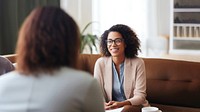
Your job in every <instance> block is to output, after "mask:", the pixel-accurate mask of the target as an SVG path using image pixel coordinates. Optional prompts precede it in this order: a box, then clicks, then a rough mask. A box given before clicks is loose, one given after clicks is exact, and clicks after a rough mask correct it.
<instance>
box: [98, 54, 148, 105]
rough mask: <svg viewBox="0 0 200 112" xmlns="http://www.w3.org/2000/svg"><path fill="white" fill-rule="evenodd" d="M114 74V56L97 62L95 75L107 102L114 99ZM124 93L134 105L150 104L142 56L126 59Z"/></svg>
mask: <svg viewBox="0 0 200 112" xmlns="http://www.w3.org/2000/svg"><path fill="white" fill-rule="evenodd" d="M112 76H113V75H112V58H111V57H101V58H99V59H98V60H97V61H96V63H95V68H94V77H95V78H96V79H97V80H98V82H99V83H100V86H101V89H102V90H103V94H104V97H105V100H106V102H108V101H112ZM124 93H125V96H126V98H127V100H128V101H130V102H131V104H132V105H143V106H148V102H147V100H146V73H145V64H144V61H143V60H142V59H141V58H132V59H129V58H126V59H125V62H124Z"/></svg>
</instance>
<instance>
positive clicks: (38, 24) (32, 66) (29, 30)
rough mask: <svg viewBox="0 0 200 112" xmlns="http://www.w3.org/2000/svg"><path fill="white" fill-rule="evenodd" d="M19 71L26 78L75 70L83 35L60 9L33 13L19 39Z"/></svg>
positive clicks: (36, 10) (35, 10)
mask: <svg viewBox="0 0 200 112" xmlns="http://www.w3.org/2000/svg"><path fill="white" fill-rule="evenodd" d="M18 37H19V38H18V42H17V48H16V53H17V54H18V56H17V70H18V71H19V72H21V73H24V74H33V73H36V74H37V73H38V72H51V71H53V70H55V69H58V68H60V67H62V66H68V67H72V68H76V66H77V65H76V62H77V58H78V52H79V47H80V38H79V37H80V32H79V28H78V26H77V24H76V22H75V21H74V20H73V18H72V17H70V16H69V15H68V14H67V13H66V12H64V11H63V10H62V9H60V8H59V7H53V6H46V7H38V8H36V9H34V10H33V11H32V12H31V13H30V15H29V16H28V17H27V18H26V20H25V21H24V23H23V25H22V27H21V29H20V31H19V36H18Z"/></svg>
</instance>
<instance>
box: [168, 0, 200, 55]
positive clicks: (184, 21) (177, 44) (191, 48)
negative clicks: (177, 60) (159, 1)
mask: <svg viewBox="0 0 200 112" xmlns="http://www.w3.org/2000/svg"><path fill="white" fill-rule="evenodd" d="M170 2H171V4H170V15H171V17H170V38H169V39H170V45H169V50H170V51H169V53H173V54H200V0H171V1H170ZM184 7H186V8H184ZM191 7H194V8H191Z"/></svg>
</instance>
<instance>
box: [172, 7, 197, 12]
mask: <svg viewBox="0 0 200 112" xmlns="http://www.w3.org/2000/svg"><path fill="white" fill-rule="evenodd" d="M174 12H200V8H174Z"/></svg>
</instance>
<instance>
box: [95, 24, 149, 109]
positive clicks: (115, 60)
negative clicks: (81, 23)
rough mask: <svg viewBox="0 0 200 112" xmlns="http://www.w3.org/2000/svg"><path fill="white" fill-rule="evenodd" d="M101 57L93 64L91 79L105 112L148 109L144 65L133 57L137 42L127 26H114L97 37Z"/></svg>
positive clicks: (137, 49) (135, 52)
mask: <svg viewBox="0 0 200 112" xmlns="http://www.w3.org/2000/svg"><path fill="white" fill-rule="evenodd" d="M100 50H101V53H102V55H103V57H101V58H99V59H98V60H97V61H96V63H95V68H94V77H95V78H96V79H97V80H98V81H99V83H100V85H101V88H102V91H103V93H104V97H105V104H104V106H105V110H109V109H115V108H119V107H129V109H132V107H135V106H138V107H140V106H141V107H142V106H149V104H148V101H147V100H146V73H145V64H144V61H143V60H142V59H141V58H139V57H137V55H138V51H140V40H139V39H138V37H137V35H136V33H135V32H134V31H133V30H132V29H131V28H130V27H128V26H126V25H123V24H117V25H114V26H112V27H111V28H110V29H108V30H106V31H105V32H104V33H103V35H102V36H101V42H100Z"/></svg>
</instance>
